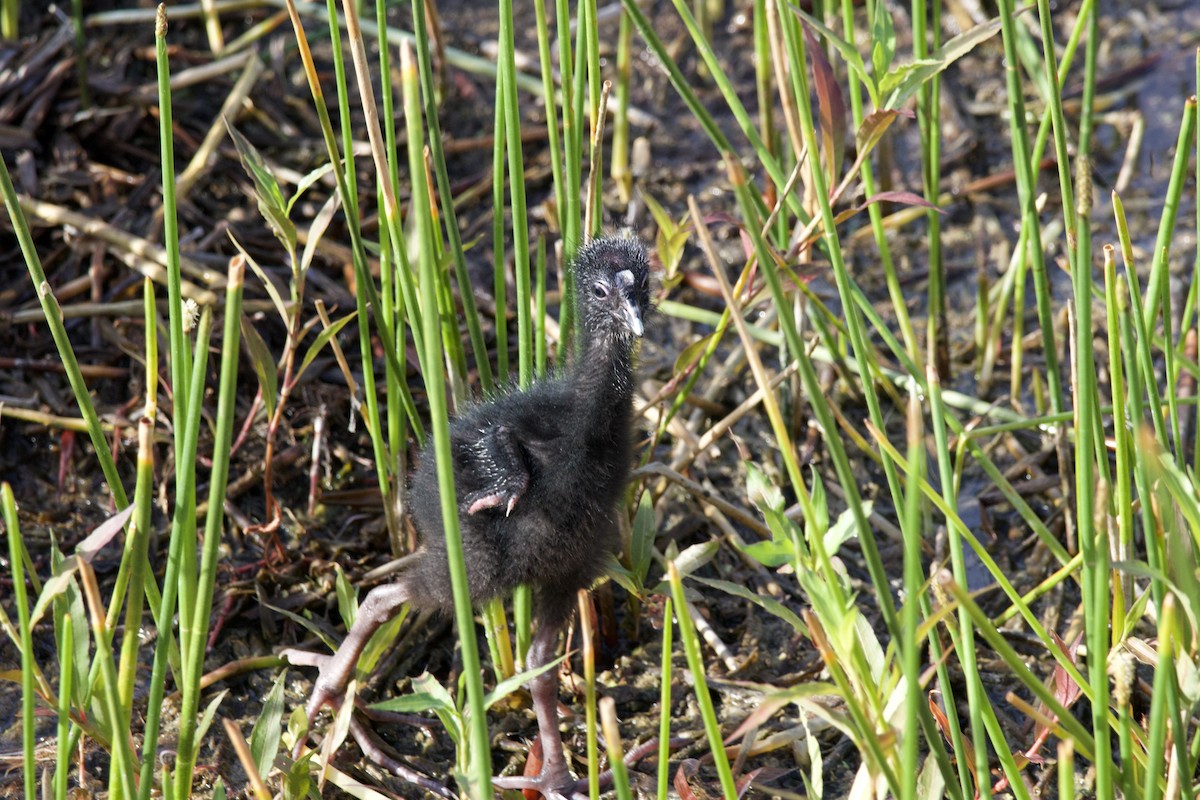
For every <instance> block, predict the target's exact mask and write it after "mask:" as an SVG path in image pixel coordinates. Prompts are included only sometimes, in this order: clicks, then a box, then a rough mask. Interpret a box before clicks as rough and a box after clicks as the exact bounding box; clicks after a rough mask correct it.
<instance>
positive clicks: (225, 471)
mask: <svg viewBox="0 0 1200 800" xmlns="http://www.w3.org/2000/svg"><path fill="white" fill-rule="evenodd" d="M244 281H245V262H244V261H243V260H242V259H240V258H234V259H232V260H231V261H230V263H229V277H228V283H227V284H226V288H225V326H224V331H223V336H222V341H221V373H220V378H219V381H220V383H219V385H218V390H217V420H216V421H217V424H216V431H215V433H214V436H213V452H212V474H211V475H210V477H209V484H208V487H209V488H208V512H207V514H206V515H205V518H204V550H203V553H202V555H201V561H200V574H199V576H198V581H197V587H196V593H195V606H194V607H193V608H191V609H189V608H188V607H186V606H184V605H182V602H181V605H180V615H181V617H182V616H184V615H187V614H191V616H192V633H191V636H190V639H189V638H185V637H184V636H183V632H182V631H181V632H180V647H181V648H182V649H183V657H184V663H185V668H184V675H185V684H184V685H183V686H181V687H180V693H181V695H182V702H181V706H180V727H179V755H178V757H177V759H176V762H175V796H176V797H177V798H180V799H181V800H184V799H185V798H187V797H189V796H190V795H191V789H192V772H193V770H194V768H195V764H196V756H197V754H198V750H199V743H198V742H196V741H195V736H196V731H197V725H198V723H199V718H198V714H197V712H198V710H199V703H200V677H201V674H202V673H203V671H204V651H205V647H206V644H207V638H208V623H209V617H210V616H211V614H212V598H213V591H214V587H215V586H216V579H217V558H218V554H219V553H220V544H221V534H222V531H223V530H224V522H225V511H224V509H225V486H226V484H227V483H228V480H229V450H230V447H231V445H232V443H233V422H234V417H235V415H236V413H237V368H238V356H239V354H240V351H241V348H240V342H241V331H242V328H241V316H242V288H243V284H244Z"/></svg>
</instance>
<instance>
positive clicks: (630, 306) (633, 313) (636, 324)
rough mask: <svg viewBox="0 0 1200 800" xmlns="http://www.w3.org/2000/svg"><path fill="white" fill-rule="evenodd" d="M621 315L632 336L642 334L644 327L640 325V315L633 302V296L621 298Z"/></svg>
mask: <svg viewBox="0 0 1200 800" xmlns="http://www.w3.org/2000/svg"><path fill="white" fill-rule="evenodd" d="M621 316H622V318H624V320H625V325H626V326H627V327H628V328H629V330H630V331H632V332H633V335H634V336H641V335H642V333H643V331H644V330H645V327H644V326H643V325H642V317H641V314H639V313H638V309H637V306H636V305H634V303H633V298H630V297H623V298H622V299H621Z"/></svg>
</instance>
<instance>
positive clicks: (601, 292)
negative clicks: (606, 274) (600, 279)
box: [592, 283, 608, 300]
mask: <svg viewBox="0 0 1200 800" xmlns="http://www.w3.org/2000/svg"><path fill="white" fill-rule="evenodd" d="M592 295H593V296H595V298H596V299H597V300H603V299H604V298H606V297H608V287H607V286H605V285H604V284H603V283H593V284H592Z"/></svg>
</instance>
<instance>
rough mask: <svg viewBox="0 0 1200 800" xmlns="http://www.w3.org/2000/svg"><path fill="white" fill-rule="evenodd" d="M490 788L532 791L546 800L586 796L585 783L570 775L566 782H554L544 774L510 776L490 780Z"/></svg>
mask: <svg viewBox="0 0 1200 800" xmlns="http://www.w3.org/2000/svg"><path fill="white" fill-rule="evenodd" d="M492 786H494V787H496V788H497V789H517V790H520V791H524V790H525V789H533V790H534V791H535V792H538V793H539V794H541V795H542V797H544V798H545V799H546V800H585V798H587V796H588V786H587V781H577V780H575V779H574V778H572V777H571V776H570V775H568V776H567V778H566V780H562V779H561V778H560V779H558V780H555V779H553V778H550V777H548V776H547V775H546V774H545V773H542V774H541V775H538V776H537V777H536V778H531V777H524V776H520V775H512V776H508V777H502V778H492Z"/></svg>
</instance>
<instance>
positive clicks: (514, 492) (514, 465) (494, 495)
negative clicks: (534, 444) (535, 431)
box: [463, 425, 529, 516]
mask: <svg viewBox="0 0 1200 800" xmlns="http://www.w3.org/2000/svg"><path fill="white" fill-rule="evenodd" d="M481 433H482V436H480V438H479V440H478V441H476V442H474V443H473V444H472V445H471V446H470V450H471V455H472V458H473V459H474V462H475V463H474V466H475V470H476V472H477V473H478V475H479V476H480V477H482V478H484V479H485V480H486V482H487V487H486V488H484V489H483V490H481V491H478V492H472V493H471V494H469V495H467V496H466V497H465V498H464V499H463V504H464V505H465V506H466V507H467V513H468V514H478V513H479V512H480V511H483V510H485V509H489V508H503V509H504V514H505V516H508V515H509V514H511V513H512V511H513V508H514V507H515V506H516V505H517V501H518V500H520V499H521V496H522V495H523V494H525V490H526V489H527V488H529V467H528V466H527V465H526V464H525V458H524V456H522V455H521V448H520V446H519V445H518V444H517V440H516V439H515V438H514V437H513V434H512V431H511V430H509V428H508V427H507V426H504V425H493V426H492V427H490V428H488V429H487V430H485V431H482V432H481Z"/></svg>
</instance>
